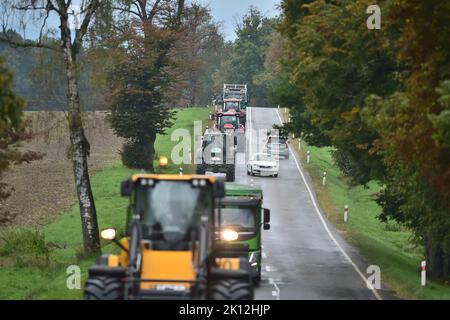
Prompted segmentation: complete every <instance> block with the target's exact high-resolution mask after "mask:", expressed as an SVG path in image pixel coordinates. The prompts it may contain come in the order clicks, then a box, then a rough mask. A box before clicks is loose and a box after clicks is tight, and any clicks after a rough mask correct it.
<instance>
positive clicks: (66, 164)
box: [2, 111, 121, 227]
mask: <svg viewBox="0 0 450 320" xmlns="http://www.w3.org/2000/svg"><path fill="white" fill-rule="evenodd" d="M26 116H27V117H30V118H31V119H32V130H33V132H34V133H35V137H34V138H33V140H32V141H30V142H27V143H25V144H24V149H25V150H32V151H39V152H42V153H45V156H44V158H43V159H41V160H37V161H33V162H31V163H28V164H27V163H25V164H20V165H16V166H13V167H11V170H9V171H7V172H6V173H5V174H4V176H3V179H2V180H3V181H4V182H6V183H8V184H9V185H11V186H12V187H13V188H14V191H13V193H12V195H11V197H10V198H8V199H7V200H6V201H5V203H4V204H3V205H4V206H5V207H6V208H5V209H6V210H7V211H8V212H10V215H9V216H10V217H11V219H10V221H9V222H8V223H7V224H6V225H5V224H4V225H3V227H5V226H9V227H11V226H13V227H17V226H28V227H38V226H42V225H45V224H47V223H49V222H51V221H52V219H54V218H55V217H57V216H58V215H59V214H60V213H62V212H64V211H65V210H67V209H69V208H70V206H72V205H73V204H74V203H76V192H75V183H74V177H73V171H72V162H71V161H70V160H69V159H68V158H67V156H66V152H67V148H68V145H69V136H68V127H67V119H66V113H64V112H47V111H37V112H27V113H26ZM105 116H106V113H105V112H87V113H85V114H84V125H85V131H86V136H87V138H88V140H89V143H90V145H91V154H90V157H89V160H88V161H89V162H88V163H89V173H90V175H91V176H92V175H93V174H94V173H95V172H96V171H98V170H100V169H101V168H103V167H104V166H105V165H107V164H109V163H112V162H115V161H118V160H119V159H120V154H119V150H120V147H121V139H120V138H118V137H116V136H115V135H114V133H113V132H112V130H111V128H110V127H109V125H108V123H107V122H106V121H105Z"/></svg>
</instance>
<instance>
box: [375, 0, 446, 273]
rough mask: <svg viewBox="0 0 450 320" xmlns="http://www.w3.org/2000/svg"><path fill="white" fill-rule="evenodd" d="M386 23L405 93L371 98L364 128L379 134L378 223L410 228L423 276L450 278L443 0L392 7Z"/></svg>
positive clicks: (444, 17)
mask: <svg viewBox="0 0 450 320" xmlns="http://www.w3.org/2000/svg"><path fill="white" fill-rule="evenodd" d="M386 12H387V15H386V16H387V18H386V19H385V24H386V25H387V26H389V28H390V29H391V30H393V32H395V34H396V36H397V37H396V39H395V41H392V42H390V43H389V46H388V47H387V50H391V51H393V52H396V53H397V56H396V57H397V60H398V63H399V64H402V65H404V66H405V68H406V69H407V70H408V72H405V73H403V74H402V78H401V80H402V83H403V84H404V86H403V88H399V90H398V92H396V93H394V94H392V95H390V96H387V97H370V98H369V102H370V109H369V110H370V112H369V123H370V124H371V125H373V127H374V128H375V129H376V130H377V131H378V132H379V138H378V139H377V141H376V151H377V152H378V153H380V154H382V155H383V159H384V162H385V163H386V164H387V167H388V174H387V178H386V180H385V182H386V188H385V190H384V191H383V193H382V195H381V197H380V199H379V202H380V204H381V205H382V207H383V213H382V216H381V218H383V219H387V218H394V219H395V220H397V221H400V222H402V223H404V224H406V225H408V226H409V227H410V228H411V229H412V230H413V231H414V234H415V236H416V239H418V240H419V241H420V242H421V243H422V244H423V245H424V246H425V255H426V259H427V273H428V275H429V276H430V277H432V278H435V279H440V280H448V279H449V276H450V231H449V230H450V214H449V213H450V147H449V142H448V132H449V120H448V114H449V112H450V103H449V102H450V101H449V100H450V99H449V95H450V86H449V79H450V72H449V70H450V39H449V38H448V37H446V36H445V35H443V34H442V32H441V28H442V29H445V28H448V27H449V26H450V7H449V6H448V3H445V2H422V1H418V0H413V1H407V2H403V1H393V2H391V3H390V6H389V7H388V10H387V11H386Z"/></svg>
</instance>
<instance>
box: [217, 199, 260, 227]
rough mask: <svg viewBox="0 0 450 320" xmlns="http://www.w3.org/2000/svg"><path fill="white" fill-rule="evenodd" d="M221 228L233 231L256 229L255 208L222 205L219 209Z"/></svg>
mask: <svg viewBox="0 0 450 320" xmlns="http://www.w3.org/2000/svg"><path fill="white" fill-rule="evenodd" d="M220 215H221V221H220V223H221V228H225V227H230V228H235V229H247V230H248V229H252V230H253V229H255V228H256V219H255V217H256V207H251V206H238V205H224V206H222V209H221V214H220Z"/></svg>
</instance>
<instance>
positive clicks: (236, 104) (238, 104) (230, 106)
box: [221, 98, 247, 126]
mask: <svg viewBox="0 0 450 320" xmlns="http://www.w3.org/2000/svg"><path fill="white" fill-rule="evenodd" d="M221 111H222V112H235V113H238V114H239V118H240V123H241V124H242V125H243V126H245V122H246V120H247V119H246V118H247V112H246V110H245V108H243V107H242V100H241V99H236V98H232V99H224V100H223V107H222V108H221Z"/></svg>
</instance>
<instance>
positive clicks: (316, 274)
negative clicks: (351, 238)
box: [236, 108, 393, 300]
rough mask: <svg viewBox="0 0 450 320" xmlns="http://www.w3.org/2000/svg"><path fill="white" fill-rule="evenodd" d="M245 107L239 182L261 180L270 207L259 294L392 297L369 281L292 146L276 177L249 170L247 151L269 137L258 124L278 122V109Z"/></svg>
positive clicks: (277, 296) (278, 296) (268, 296)
mask: <svg viewBox="0 0 450 320" xmlns="http://www.w3.org/2000/svg"><path fill="white" fill-rule="evenodd" d="M247 113H248V116H247V121H248V122H247V148H246V149H247V150H246V153H245V154H244V153H241V154H238V159H237V160H238V165H237V168H236V182H242V183H248V184H255V185H260V186H261V187H262V189H263V193H264V207H266V208H269V209H270V210H271V229H270V230H263V231H262V232H263V240H262V241H263V253H262V256H263V264H262V270H263V271H262V281H261V284H260V286H259V287H258V288H257V289H256V294H255V298H256V299H281V300H284V299H390V298H393V295H392V294H391V293H390V291H389V290H388V289H387V288H386V287H385V286H384V284H382V287H381V290H371V289H369V288H368V287H367V284H366V278H367V277H369V276H370V274H368V273H366V270H367V266H368V265H367V264H366V263H365V262H364V261H363V260H362V259H361V257H360V256H359V255H358V253H357V252H356V250H354V249H353V248H352V247H350V246H349V245H348V244H347V243H346V242H345V241H344V240H343V239H342V237H341V236H340V235H339V234H338V232H337V231H336V230H335V228H334V227H333V226H332V225H331V223H329V222H328V220H327V219H326V217H325V216H324V215H323V213H322V212H321V210H320V208H319V207H318V205H317V202H316V200H313V199H315V195H314V190H313V189H312V187H311V184H310V181H309V176H308V175H307V173H306V171H305V170H303V168H302V166H301V163H300V162H298V161H297V159H298V156H297V154H295V153H294V151H293V150H292V149H291V154H290V157H289V159H287V160H280V171H279V176H278V178H273V177H251V176H248V175H247V173H246V167H245V162H246V160H247V159H248V156H249V155H250V154H252V153H255V152H257V151H259V150H261V148H262V145H263V143H262V141H263V140H264V138H266V135H265V133H264V132H259V131H258V130H260V129H268V128H271V127H272V125H273V124H280V118H279V115H278V114H277V109H266V108H249V110H248V112H247ZM261 151H262V150H261ZM301 172H302V173H303V177H302V173H301ZM305 182H306V183H305ZM307 185H308V186H307ZM308 188H309V189H308Z"/></svg>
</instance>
